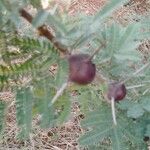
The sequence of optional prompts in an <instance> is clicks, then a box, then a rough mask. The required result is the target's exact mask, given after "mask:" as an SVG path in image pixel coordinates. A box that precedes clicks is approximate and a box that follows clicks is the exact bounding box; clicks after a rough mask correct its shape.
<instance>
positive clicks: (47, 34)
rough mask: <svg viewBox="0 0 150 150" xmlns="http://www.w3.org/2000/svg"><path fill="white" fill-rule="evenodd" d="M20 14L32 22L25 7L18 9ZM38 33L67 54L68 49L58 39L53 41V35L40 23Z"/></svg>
mask: <svg viewBox="0 0 150 150" xmlns="http://www.w3.org/2000/svg"><path fill="white" fill-rule="evenodd" d="M19 13H20V15H21V16H22V17H23V18H24V19H26V20H27V21H28V22H29V23H32V20H33V17H32V15H30V14H29V13H28V12H27V11H26V10H25V9H20V11H19ZM37 30H38V32H39V35H40V36H44V37H46V38H47V39H48V40H49V41H51V42H52V43H53V45H54V46H55V47H56V48H57V49H58V50H59V51H60V52H62V53H63V54H66V55H67V54H69V51H68V49H67V48H63V46H62V44H61V43H59V42H58V41H55V37H54V35H53V34H52V33H51V32H50V31H49V30H48V28H47V26H46V25H42V26H40V27H38V28H37Z"/></svg>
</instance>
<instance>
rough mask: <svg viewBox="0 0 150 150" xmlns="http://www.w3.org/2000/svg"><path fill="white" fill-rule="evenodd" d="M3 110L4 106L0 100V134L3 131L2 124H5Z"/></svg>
mask: <svg viewBox="0 0 150 150" xmlns="http://www.w3.org/2000/svg"><path fill="white" fill-rule="evenodd" d="M5 108H6V104H5V103H4V102H3V101H1V100H0V134H1V133H2V131H3V128H4V123H5Z"/></svg>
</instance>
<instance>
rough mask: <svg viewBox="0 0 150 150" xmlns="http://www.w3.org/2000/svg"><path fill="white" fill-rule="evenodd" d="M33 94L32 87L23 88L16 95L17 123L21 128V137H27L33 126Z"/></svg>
mask: <svg viewBox="0 0 150 150" xmlns="http://www.w3.org/2000/svg"><path fill="white" fill-rule="evenodd" d="M32 105H33V95H32V92H31V89H30V87H27V88H22V89H20V90H18V91H17V95H16V116H17V124H18V126H19V127H20V128H21V131H20V133H19V138H21V139H27V138H29V134H30V132H31V128H32Z"/></svg>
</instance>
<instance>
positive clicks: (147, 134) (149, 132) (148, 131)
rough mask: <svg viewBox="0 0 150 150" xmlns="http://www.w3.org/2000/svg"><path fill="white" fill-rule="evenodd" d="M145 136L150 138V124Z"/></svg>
mask: <svg viewBox="0 0 150 150" xmlns="http://www.w3.org/2000/svg"><path fill="white" fill-rule="evenodd" d="M145 136H148V137H150V124H149V125H147V128H146V133H145Z"/></svg>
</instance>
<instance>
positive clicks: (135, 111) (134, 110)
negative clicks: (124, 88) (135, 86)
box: [127, 103, 144, 118]
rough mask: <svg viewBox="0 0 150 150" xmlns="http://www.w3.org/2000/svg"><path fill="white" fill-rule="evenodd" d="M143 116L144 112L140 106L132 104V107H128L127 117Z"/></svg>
mask: <svg viewBox="0 0 150 150" xmlns="http://www.w3.org/2000/svg"><path fill="white" fill-rule="evenodd" d="M143 114H144V110H143V109H142V107H141V105H140V104H138V103H137V104H134V105H133V106H132V107H129V109H128V111H127V115H128V117H132V118H139V117H141V116H142V115H143Z"/></svg>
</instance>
